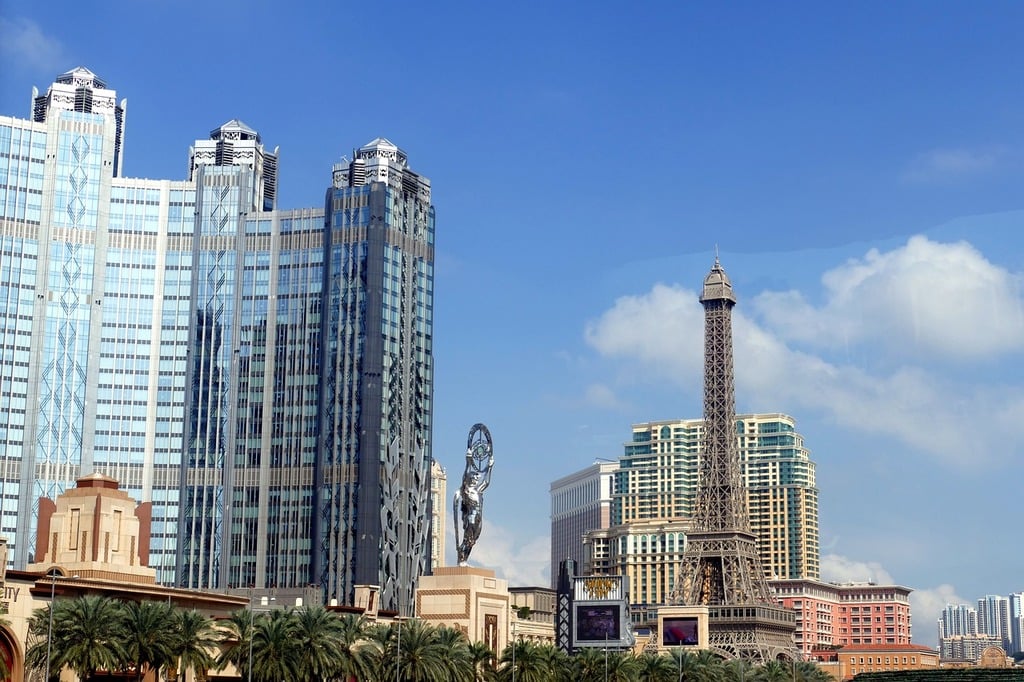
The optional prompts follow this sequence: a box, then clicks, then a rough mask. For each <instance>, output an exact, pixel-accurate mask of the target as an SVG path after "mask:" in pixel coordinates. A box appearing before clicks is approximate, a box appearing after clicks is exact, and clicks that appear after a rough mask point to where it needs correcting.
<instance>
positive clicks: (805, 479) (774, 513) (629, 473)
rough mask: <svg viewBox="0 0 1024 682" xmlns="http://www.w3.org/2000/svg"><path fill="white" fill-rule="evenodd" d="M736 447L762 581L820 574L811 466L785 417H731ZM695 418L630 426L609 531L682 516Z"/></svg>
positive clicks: (696, 439) (696, 432)
mask: <svg viewBox="0 0 1024 682" xmlns="http://www.w3.org/2000/svg"><path fill="white" fill-rule="evenodd" d="M735 424H736V445H737V450H738V452H739V457H740V469H741V474H742V478H743V484H744V487H745V490H746V503H747V511H748V514H749V518H750V528H751V531H752V532H753V533H754V535H756V536H757V546H758V552H759V553H760V555H761V565H762V566H763V567H764V569H765V574H766V577H768V578H769V579H773V580H778V579H800V578H803V579H808V580H817V579H818V577H819V576H820V571H821V566H820V553H821V550H820V545H819V539H818V538H819V531H818V488H817V482H816V479H815V464H814V462H813V461H812V460H811V458H810V451H809V450H808V449H807V448H806V447H804V440H803V437H802V436H801V435H800V434H799V433H797V431H796V421H795V420H794V419H793V418H792V417H790V416H789V415H785V414H741V415H737V416H736V420H735ZM704 438H705V429H704V420H703V419H686V420H675V421H660V422H647V423H643V424H634V425H633V437H632V441H631V442H630V443H627V444H626V446H625V453H624V455H623V457H622V460H621V461H620V467H619V470H618V472H616V475H615V491H614V493H613V494H612V500H613V502H612V525H613V526H614V525H616V524H621V523H630V522H632V521H640V520H644V521H649V520H653V519H679V518H689V517H690V516H691V514H692V510H693V504H694V499H695V498H694V496H695V493H696V490H697V472H698V470H699V464H700V453H701V452H703V450H704V448H705V442H704Z"/></svg>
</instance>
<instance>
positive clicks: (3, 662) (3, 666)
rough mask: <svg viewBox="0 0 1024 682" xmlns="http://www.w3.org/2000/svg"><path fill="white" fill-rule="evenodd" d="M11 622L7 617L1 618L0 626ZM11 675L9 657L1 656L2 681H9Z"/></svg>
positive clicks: (0, 675)
mask: <svg viewBox="0 0 1024 682" xmlns="http://www.w3.org/2000/svg"><path fill="white" fill-rule="evenodd" d="M10 624H11V622H10V621H9V620H7V619H6V618H0V628H3V627H7V626H9V625H10ZM10 677H11V671H10V667H9V666H8V665H7V657H6V656H0V682H7V680H8V679H9V678H10Z"/></svg>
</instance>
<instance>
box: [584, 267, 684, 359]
mask: <svg viewBox="0 0 1024 682" xmlns="http://www.w3.org/2000/svg"><path fill="white" fill-rule="evenodd" d="M703 329H704V311H703V309H702V308H701V306H700V303H699V302H698V300H697V294H696V293H695V292H693V291H690V290H686V289H682V288H680V287H678V286H671V287H670V286H666V285H664V284H656V285H654V288H653V289H651V291H650V292H649V293H647V294H643V295H640V296H623V297H622V298H619V299H618V300H616V301H615V305H614V306H613V307H612V308H611V309H610V310H608V311H606V312H605V313H604V314H603V315H602V316H601V317H600V318H599V319H598V320H596V321H593V322H590V323H588V324H587V326H586V329H585V330H584V338H585V339H586V341H587V343H589V344H590V345H591V346H593V347H594V348H596V349H597V350H598V351H600V352H601V353H602V354H604V355H610V356H615V355H629V356H631V357H634V358H636V359H638V360H640V361H641V362H642V363H644V364H645V365H646V366H648V367H649V368H650V369H651V371H652V373H653V374H654V375H655V376H657V375H659V374H660V373H662V372H665V371H668V372H671V373H672V374H674V375H676V376H678V375H679V374H681V373H682V374H685V375H688V376H691V377H699V376H700V372H701V367H702V360H701V352H702V351H701V348H702V341H701V334H702V330H703Z"/></svg>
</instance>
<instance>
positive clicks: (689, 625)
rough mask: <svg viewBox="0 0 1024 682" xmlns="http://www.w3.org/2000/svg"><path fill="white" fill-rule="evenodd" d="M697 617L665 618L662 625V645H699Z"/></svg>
mask: <svg viewBox="0 0 1024 682" xmlns="http://www.w3.org/2000/svg"><path fill="white" fill-rule="evenodd" d="M698 622H699V621H698V620H697V618H695V617H694V618H665V619H664V620H662V625H661V645H662V646H697V644H699V642H700V639H699V631H698V629H697V628H698Z"/></svg>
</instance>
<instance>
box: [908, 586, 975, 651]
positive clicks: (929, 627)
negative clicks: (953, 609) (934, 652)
mask: <svg viewBox="0 0 1024 682" xmlns="http://www.w3.org/2000/svg"><path fill="white" fill-rule="evenodd" d="M967 603H969V602H968V601H967V600H966V599H964V598H963V597H960V596H958V595H957V593H956V588H954V587H953V586H952V585H939V586H938V587H933V588H931V589H925V590H914V591H913V592H911V593H910V614H911V617H912V618H913V623H912V627H913V639H914V642H917V643H921V644H927V645H928V646H933V647H937V646H938V644H939V632H938V628H937V626H936V623H937V622H938V620H939V614H941V613H942V609H944V608H945V607H946V604H967Z"/></svg>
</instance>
